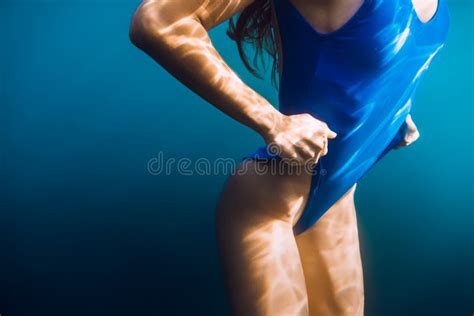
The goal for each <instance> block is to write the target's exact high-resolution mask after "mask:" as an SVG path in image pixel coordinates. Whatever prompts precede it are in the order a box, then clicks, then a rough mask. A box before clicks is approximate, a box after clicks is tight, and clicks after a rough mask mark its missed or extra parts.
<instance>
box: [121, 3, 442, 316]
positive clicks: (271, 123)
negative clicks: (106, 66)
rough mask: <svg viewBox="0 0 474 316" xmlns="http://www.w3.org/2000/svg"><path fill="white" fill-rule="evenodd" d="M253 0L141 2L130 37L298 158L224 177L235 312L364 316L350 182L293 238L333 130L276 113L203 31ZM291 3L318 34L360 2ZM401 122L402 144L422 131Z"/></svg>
mask: <svg viewBox="0 0 474 316" xmlns="http://www.w3.org/2000/svg"><path fill="white" fill-rule="evenodd" d="M253 1H254V0H146V1H143V3H142V4H141V5H140V6H139V7H138V9H137V11H136V13H135V15H134V17H133V20H132V23H131V28H130V38H131V41H132V42H133V43H134V44H135V45H136V46H137V47H138V48H140V49H141V50H143V51H144V52H145V53H147V54H148V55H149V56H150V57H151V58H153V59H154V60H155V61H156V62H157V63H159V64H160V65H161V66H163V67H164V68H165V69H166V70H167V71H168V72H169V73H170V74H172V75H173V76H174V77H175V78H176V79H178V80H179V81H181V82H182V83H183V84H185V85H186V86H187V87H189V88H190V89H191V90H193V91H194V92H195V93H197V94H198V95H200V96H201V97H202V98H204V99H205V100H207V101H208V102H209V103H210V104H212V105H213V106H215V107H216V108H218V109H219V110H221V111H222V112H224V113H225V114H227V115H229V116H230V117H232V118H233V119H235V120H237V121H238V122H240V123H242V124H244V125H245V126H248V127H249V128H251V129H252V130H254V131H255V132H256V133H258V134H259V135H261V136H262V138H263V140H264V141H265V142H266V144H273V145H274V146H276V148H277V149H278V151H279V154H280V155H281V156H282V157H283V158H293V159H294V160H296V161H297V162H298V165H288V164H285V165H282V166H278V169H279V170H280V172H278V173H274V172H269V170H271V168H272V166H271V165H270V164H271V163H270V162H264V161H251V160H247V161H244V162H243V163H242V164H240V165H239V167H238V170H237V171H238V172H236V173H235V174H233V175H232V176H230V177H229V179H228V180H227V182H226V184H225V187H224V189H223V192H222V194H221V197H220V199H219V201H218V205H217V211H216V225H217V234H218V242H219V251H220V257H221V260H222V266H223V271H224V280H225V284H226V288H227V292H228V297H229V303H230V307H231V313H232V315H239V316H240V315H242V316H246V315H252V316H259V315H269V316H275V315H318V316H339V315H347V316H360V315H363V312H364V286H363V273H362V272H363V271H362V264H361V257H360V250H359V240H358V232H357V219H356V212H355V206H354V192H355V188H356V185H354V186H353V187H352V188H351V189H350V190H349V191H348V192H347V193H346V194H345V195H344V196H343V197H342V198H341V199H340V200H339V201H338V202H337V203H335V204H334V205H333V206H332V207H331V208H330V209H329V210H328V211H327V212H326V213H325V214H324V215H323V217H322V218H321V219H319V221H318V222H317V223H316V224H315V225H313V227H311V228H310V229H309V230H307V231H305V232H304V233H303V234H300V235H298V236H294V234H293V230H292V228H293V225H294V224H295V223H296V221H297V220H298V219H299V217H300V215H301V212H302V210H303V208H304V205H305V204H306V202H307V198H308V193H309V186H310V183H311V174H309V173H307V172H304V170H306V169H304V168H303V166H304V164H306V163H308V162H310V163H312V164H314V163H316V162H317V161H318V159H319V158H320V157H321V156H324V155H326V154H327V152H328V143H330V141H331V139H333V138H335V137H337V135H336V133H334V132H333V131H331V129H330V126H327V124H326V123H325V122H321V121H318V120H317V119H315V118H314V117H312V116H311V115H309V114H304V113H303V114H299V115H292V116H286V115H283V114H282V113H280V112H279V111H278V110H276V109H275V107H273V105H272V104H270V103H269V102H268V101H267V100H266V99H265V98H263V97H262V96H261V95H259V94H258V93H257V92H256V91H255V90H253V89H252V88H250V87H249V86H248V85H246V84H245V83H244V82H243V81H242V80H241V79H240V78H239V77H238V76H237V75H236V73H235V72H234V71H233V70H232V69H231V68H230V67H229V66H228V65H227V64H226V62H225V61H224V60H223V59H222V57H221V56H220V55H219V53H218V52H217V50H216V49H215V48H214V46H213V44H212V42H211V40H210V38H209V35H208V31H209V30H210V29H212V28H213V27H215V26H217V25H219V24H220V23H222V22H224V21H226V20H228V19H229V18H230V17H231V16H233V15H235V14H236V13H238V12H240V11H242V10H243V9H244V8H245V7H247V6H248V5H249V4H251V3H252V2H253ZM289 1H292V2H293V4H294V5H295V7H297V8H298V10H299V11H300V12H301V13H302V14H303V15H304V17H305V18H307V20H308V22H309V23H310V24H311V25H312V26H313V27H314V28H315V29H317V30H318V31H319V32H321V33H324V32H332V31H334V30H336V29H338V28H339V27H340V26H341V25H343V24H344V23H345V22H346V21H347V20H348V19H349V18H350V17H351V16H352V15H353V14H354V13H355V12H356V11H357V9H358V8H359V7H360V6H361V5H362V3H363V1H364V0H289ZM365 1H367V0H365ZM412 2H413V4H414V5H415V7H416V12H417V14H418V16H419V18H420V20H421V21H422V22H427V21H429V20H430V19H431V17H432V16H433V15H434V14H435V12H436V8H437V0H412ZM274 23H275V27H276V28H277V27H278V26H277V24H276V21H274ZM278 43H279V40H278ZM280 65H281V64H280ZM185 120H186V118H182V122H183V123H185ZM407 124H408V129H407V133H406V135H405V138H404V140H403V141H402V142H401V143H400V144H399V147H403V146H407V145H409V144H411V143H413V142H414V141H416V139H417V138H418V137H419V133H418V130H417V128H416V125H415V124H414V123H413V120H412V119H411V117H410V116H408V118H407Z"/></svg>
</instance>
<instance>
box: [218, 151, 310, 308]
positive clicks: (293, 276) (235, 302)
mask: <svg viewBox="0 0 474 316" xmlns="http://www.w3.org/2000/svg"><path fill="white" fill-rule="evenodd" d="M273 163H277V162H276V161H273ZM270 164H271V163H270V162H265V161H252V160H247V161H244V162H243V163H242V164H241V166H239V168H238V171H239V172H241V171H243V170H245V172H243V173H242V174H235V175H232V176H231V177H230V178H229V180H228V181H227V183H226V185H225V188H224V191H223V193H222V196H221V198H220V200H219V202H218V205H217V217H216V224H217V237H218V242H219V250H220V255H221V261H222V266H223V272H224V279H225V283H226V287H227V290H228V293H229V301H230V305H231V309H232V315H239V316H240V315H242V316H246V315H252V316H259V315H269V316H279V315H291V316H296V315H307V314H308V306H307V295H306V285H305V281H304V275H303V270H302V267H301V262H300V257H299V254H298V248H297V245H296V241H295V238H294V235H293V231H292V227H293V224H294V223H295V222H296V220H297V218H298V216H299V214H300V213H301V211H302V210H303V207H304V204H305V202H306V198H307V195H308V193H309V186H310V180H311V175H310V174H308V173H305V172H303V171H302V173H301V174H299V175H298V174H295V173H294V172H293V171H294V170H295V167H292V168H288V169H286V170H285V171H284V172H279V173H278V174H271V173H270V172H258V171H256V170H255V168H261V167H267V168H268V167H269V166H270ZM279 165H281V163H279ZM290 169H291V170H290ZM292 173H293V174H292Z"/></svg>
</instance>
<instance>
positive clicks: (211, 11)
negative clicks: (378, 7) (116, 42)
mask: <svg viewBox="0 0 474 316" xmlns="http://www.w3.org/2000/svg"><path fill="white" fill-rule="evenodd" d="M253 1H254V0H192V1H191V0H148V1H144V2H143V3H142V4H141V5H140V7H139V8H138V9H137V11H136V13H135V15H134V17H133V20H132V24H131V28H130V39H131V41H132V42H133V43H134V44H135V45H136V46H137V47H138V48H140V49H142V50H143V51H144V52H146V53H147V54H148V55H150V56H151V57H152V58H153V59H154V60H155V61H156V62H158V63H159V64H160V65H162V66H163V67H164V68H165V69H166V70H167V71H168V72H170V73H171V74H172V75H173V76H174V77H175V78H177V79H178V80H179V81H181V82H182V83H183V84H185V85H186V86H187V87H189V88H190V89H191V90H193V91H194V92H196V93H197V94H198V95H200V96H201V97H203V98H204V99H205V100H207V101H208V102H210V103H211V104H213V105H214V106H215V107H217V108H218V109H219V110H221V111H222V112H224V113H226V114H227V115H229V116H231V117H232V118H234V119H236V120H237V121H239V122H241V123H242V124H244V125H246V126H248V127H250V128H252V129H253V130H255V131H256V132H257V133H259V134H260V135H261V136H262V137H263V138H264V139H265V142H266V143H267V144H269V143H274V144H276V145H277V146H278V148H279V150H280V154H281V155H282V156H284V157H292V158H297V159H302V160H307V159H311V158H313V157H315V156H317V155H318V154H319V153H321V155H324V154H325V153H326V152H327V147H326V146H327V142H326V138H327V137H330V138H333V137H335V133H334V132H332V131H330V130H329V128H328V127H327V125H325V124H324V123H322V122H320V121H318V120H316V119H314V118H313V117H312V116H310V115H309V114H302V115H293V116H286V115H283V114H281V113H280V112H279V111H278V110H276V109H275V108H274V107H273V106H272V105H271V104H270V103H269V102H268V101H267V100H266V99H265V98H263V97H262V96H261V95H259V94H258V93H257V92H255V91H254V90H252V89H251V88H250V87H249V86H247V85H246V84H245V83H244V82H243V81H242V80H241V79H240V78H239V77H238V76H237V74H236V73H235V72H234V71H232V69H231V68H230V67H229V66H228V65H227V64H226V63H225V61H224V60H223V59H222V57H221V56H220V55H219V53H218V52H217V50H216V49H215V48H214V46H213V45H212V42H211V40H210V38H209V35H208V30H210V29H211V28H213V27H214V26H216V25H218V24H220V23H222V22H223V21H225V20H227V19H229V18H230V17H231V16H233V15H234V14H235V13H237V12H239V11H241V10H243V9H244V8H245V7H246V6H248V5H249V4H250V3H252V2H253Z"/></svg>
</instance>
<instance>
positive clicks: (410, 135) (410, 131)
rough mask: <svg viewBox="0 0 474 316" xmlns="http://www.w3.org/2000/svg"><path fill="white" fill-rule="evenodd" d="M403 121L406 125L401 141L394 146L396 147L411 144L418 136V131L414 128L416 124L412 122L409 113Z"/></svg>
mask: <svg viewBox="0 0 474 316" xmlns="http://www.w3.org/2000/svg"><path fill="white" fill-rule="evenodd" d="M405 123H406V125H407V128H406V132H405V136H404V138H403V139H402V141H401V142H400V143H399V144H398V145H397V146H395V148H397V149H398V148H401V147H406V146H409V145H411V144H413V143H414V142H415V141H416V140H417V139H418V138H419V137H420V132H419V131H418V128H416V125H415V123H414V122H413V119H412V118H411V115H410V114H408V116H407V118H406V120H405Z"/></svg>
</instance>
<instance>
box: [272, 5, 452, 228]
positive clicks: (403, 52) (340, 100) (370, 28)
mask: <svg viewBox="0 0 474 316" xmlns="http://www.w3.org/2000/svg"><path fill="white" fill-rule="evenodd" d="M274 5H275V12H276V20H277V22H278V30H279V32H278V33H279V39H280V43H281V47H280V52H281V54H282V74H281V80H280V89H279V108H280V111H281V112H282V113H284V114H288V115H291V114H298V113H305V112H306V113H310V114H312V115H313V116H315V117H316V118H317V119H320V120H322V121H324V122H326V123H327V124H328V126H329V127H330V128H331V129H332V130H333V131H335V132H336V133H337V134H338V137H337V138H336V139H334V140H331V141H330V143H329V153H328V155H326V156H325V157H323V158H321V160H320V164H319V168H321V170H322V173H321V174H322V176H321V177H319V178H318V182H317V183H315V184H312V186H313V188H312V190H313V191H314V192H316V191H317V194H313V196H312V197H311V199H312V200H314V201H311V200H310V201H309V204H310V205H308V207H316V208H318V209H321V210H322V209H328V208H329V207H330V206H331V205H332V203H334V202H335V199H336V200H337V198H338V197H340V196H341V195H342V194H343V193H344V192H345V190H347V189H349V188H350V187H351V186H352V185H353V184H354V183H355V182H356V181H358V179H359V178H360V177H361V176H362V175H364V174H365V173H366V172H367V171H368V170H369V169H370V168H371V167H372V166H373V165H374V163H375V162H376V161H377V160H379V159H380V158H381V157H382V156H383V155H384V154H385V153H386V152H388V151H389V150H390V149H391V148H392V146H393V144H394V140H395V138H396V136H397V133H398V132H399V131H400V129H401V127H402V125H403V123H404V121H405V118H406V116H407V115H408V114H409V112H410V110H411V106H412V99H413V95H414V92H415V90H416V87H417V85H418V83H419V80H420V78H421V77H422V75H423V74H424V72H425V70H426V69H427V68H428V66H429V64H430V62H431V61H432V59H433V57H434V56H435V55H436V54H437V53H438V51H439V50H440V49H441V48H442V47H443V45H444V41H445V39H446V35H447V30H448V25H449V16H448V12H447V8H446V4H445V0H439V4H438V6H437V10H436V12H435V13H434V15H433V17H432V18H431V19H430V20H429V21H428V22H426V23H424V22H422V21H421V20H420V18H419V17H418V15H417V13H416V11H415V8H414V7H413V4H412V2H411V0H363V3H362V4H361V5H360V7H359V8H358V9H357V10H356V12H355V13H354V14H353V15H352V17H351V18H350V19H349V20H348V21H347V22H346V23H344V24H343V25H342V26H341V27H339V28H338V29H337V30H335V31H333V32H330V33H320V32H318V31H316V30H315V28H314V27H313V26H312V25H311V24H310V23H309V22H308V21H307V20H306V19H305V18H304V17H303V15H302V14H301V13H300V11H298V9H297V8H296V7H295V6H294V5H293V4H292V3H291V2H290V0H274ZM321 170H320V171H321ZM317 195H323V196H325V199H324V201H323V202H321V201H317V199H318V196H317ZM328 195H329V196H331V197H332V198H327V196H328ZM312 203H316V204H317V205H314V206H311V204H312ZM323 204H324V205H323ZM326 204H327V205H326ZM329 204H331V205H329ZM311 213H314V212H305V214H303V217H302V219H300V222H301V223H300V228H301V229H302V228H303V226H304V225H307V224H308V225H309V223H310V222H311V221H312V220H314V218H304V217H305V216H306V217H308V216H310V217H311V216H312V217H314V216H317V215H314V214H313V215H311ZM308 214H309V215H308Z"/></svg>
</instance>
